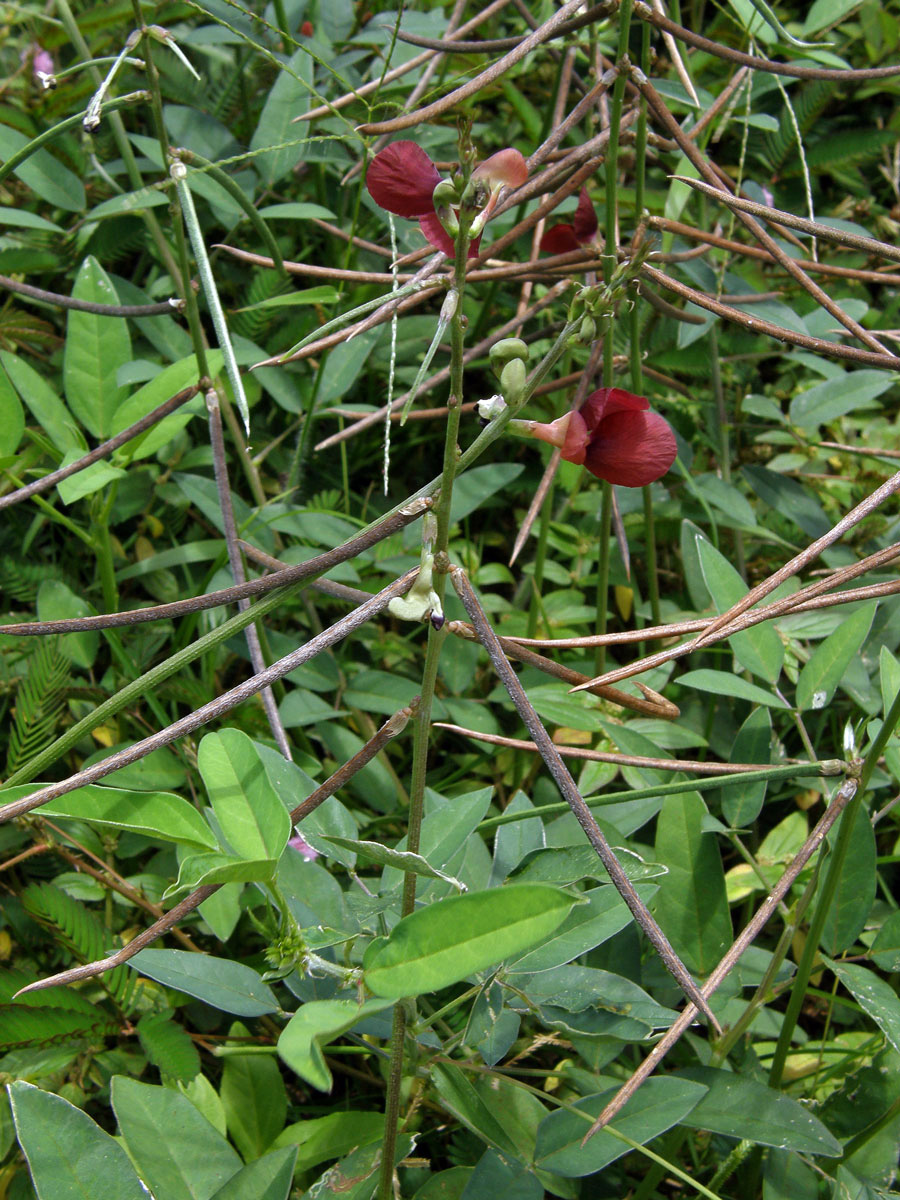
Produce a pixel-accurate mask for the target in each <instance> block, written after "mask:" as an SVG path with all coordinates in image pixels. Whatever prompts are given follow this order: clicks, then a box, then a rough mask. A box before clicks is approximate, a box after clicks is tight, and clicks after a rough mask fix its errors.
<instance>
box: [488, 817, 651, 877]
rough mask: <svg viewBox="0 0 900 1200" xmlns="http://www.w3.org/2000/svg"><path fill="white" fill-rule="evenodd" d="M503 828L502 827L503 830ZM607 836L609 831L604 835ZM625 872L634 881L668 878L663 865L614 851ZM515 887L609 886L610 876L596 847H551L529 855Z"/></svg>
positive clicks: (619, 849) (517, 874) (625, 851)
mask: <svg viewBox="0 0 900 1200" xmlns="http://www.w3.org/2000/svg"><path fill="white" fill-rule="evenodd" d="M501 828H502V826H501ZM604 832H605V831H604ZM614 849H615V852H616V856H617V857H618V859H619V862H620V863H621V865H622V869H623V870H624V872H625V874H626V875H627V876H628V878H629V879H631V880H632V881H637V880H644V879H655V878H656V877H657V876H658V875H665V874H666V871H667V868H666V867H664V866H663V865H662V863H654V862H646V861H645V860H644V859H643V858H641V856H640V855H639V854H636V853H635V852H634V851H633V850H628V849H626V848H625V847H624V846H615V847H614ZM511 878H512V880H513V881H514V882H515V883H557V884H565V883H577V882H578V881H579V880H580V879H599V880H602V881H603V882H604V883H609V882H610V878H609V874H608V872H607V870H606V867H604V865H603V863H602V862H601V861H600V859H599V858H598V857H597V851H596V850H595V849H594V847H593V846H588V845H583V846H548V847H546V848H545V849H540V850H532V851H531V852H530V853H529V854H526V856H525V858H524V859H523V860H522V863H521V866H519V867H517V868H516V870H515V871H514V872H513V874H512V876H511Z"/></svg>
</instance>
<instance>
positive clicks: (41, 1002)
mask: <svg viewBox="0 0 900 1200" xmlns="http://www.w3.org/2000/svg"><path fill="white" fill-rule="evenodd" d="M36 980H37V975H35V974H34V973H33V972H31V973H29V972H27V971H20V970H18V969H17V968H15V967H12V968H10V969H8V970H6V971H3V972H0V1005H5V1004H13V1003H15V1004H24V1005H25V1006H26V1007H27V1008H64V1009H67V1010H68V1011H69V1012H74V1013H81V1014H82V1015H84V1016H88V1017H93V1016H95V1015H96V1014H97V1013H98V1012H100V1010H99V1009H98V1008H97V1006H96V1004H93V1003H91V1001H90V1000H89V999H88V998H87V996H85V994H84V993H83V992H80V991H78V990H77V988H70V987H49V988H43V989H42V990H41V991H39V992H28V993H26V994H25V995H24V996H19V997H18V998H17V999H16V1000H15V1001H13V997H14V996H15V994H16V992H18V991H20V989H21V988H23V987H28V985H29V984H30V983H35V982H36ZM101 1015H102V1016H104V1017H105V1016H107V1014H106V1013H101Z"/></svg>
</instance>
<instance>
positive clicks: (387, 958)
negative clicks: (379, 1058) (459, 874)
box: [363, 884, 574, 999]
mask: <svg viewBox="0 0 900 1200" xmlns="http://www.w3.org/2000/svg"><path fill="white" fill-rule="evenodd" d="M573 903H574V898H573V897H572V896H569V895H567V894H566V893H565V892H561V891H559V890H557V889H556V888H552V887H545V886H543V885H542V884H513V885H510V886H509V887H505V888H495V889H492V890H491V891H487V892H471V893H469V894H468V895H465V896H450V897H448V898H446V899H444V900H437V901H435V902H434V903H433V904H429V905H428V907H427V908H421V909H419V910H418V911H417V912H413V913H410V915H409V916H408V917H403V919H402V920H400V921H398V922H397V924H396V925H395V926H394V928H393V929H392V930H391V932H390V934H389V936H388V938H387V939H386V940H385V941H378V942H373V943H372V944H371V945H370V946H369V947H368V949H367V950H366V954H365V957H364V959H363V968H364V971H365V980H366V986H367V987H369V988H370V989H371V990H372V991H373V992H375V994H376V995H379V996H390V997H391V998H393V999H400V997H401V996H413V995H418V994H419V993H420V992H433V991H438V990H439V989H440V988H442V987H447V986H448V984H451V983H456V982H457V981H458V980H460V979H465V978H466V977H467V976H468V975H473V974H474V973H475V972H476V971H482V970H484V969H485V968H486V967H490V966H493V965H494V964H496V963H499V962H502V961H503V959H505V958H509V957H510V956H511V955H513V954H521V953H522V951H523V950H526V949H527V948H528V947H529V946H533V945H534V944H535V943H536V942H539V941H542V940H543V939H544V938H545V937H547V936H548V935H549V934H551V933H552V932H553V931H554V929H556V928H557V926H558V925H560V924H561V923H562V921H563V919H564V918H565V916H566V914H567V913H568V912H569V910H570V909H571V908H572V905H573Z"/></svg>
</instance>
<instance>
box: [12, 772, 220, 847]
mask: <svg viewBox="0 0 900 1200" xmlns="http://www.w3.org/2000/svg"><path fill="white" fill-rule="evenodd" d="M34 788H35V785H34V784H19V785H18V786H16V787H11V788H4V789H3V791H2V793H0V795H2V797H3V803H6V802H7V801H8V800H17V799H19V798H20V797H21V796H28V795H30V794H31V793H32V792H33V791H34ZM41 812H42V813H43V814H44V815H45V816H48V817H71V818H72V819H73V820H76V821H91V822H93V823H94V824H96V825H102V826H106V827H108V828H112V829H127V830H129V831H130V832H131V833H140V834H144V835H145V836H146V837H154V838H160V839H162V841H164V842H181V843H183V844H185V845H187V846H209V847H214V846H215V844H216V839H215V834H214V833H213V831H212V830H211V829H210V827H209V826H208V825H207V823H206V821H204V819H203V817H202V816H201V815H200V813H198V812H197V810H196V808H194V806H193V805H192V804H189V803H188V801H187V800H183V799H182V798H181V796H176V795H175V794H174V793H173V792H143V791H141V792H137V791H124V790H122V789H120V788H111V787H101V786H100V785H99V784H96V783H89V784H86V785H85V786H84V787H80V788H78V789H77V790H76V791H74V792H69V793H68V795H66V796H60V797H59V799H57V800H51V801H50V803H49V804H45V805H42V807H41Z"/></svg>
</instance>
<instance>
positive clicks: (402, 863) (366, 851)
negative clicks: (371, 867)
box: [322, 835, 466, 892]
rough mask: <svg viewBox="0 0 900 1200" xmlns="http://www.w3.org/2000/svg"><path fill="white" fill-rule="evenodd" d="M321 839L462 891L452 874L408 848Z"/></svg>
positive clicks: (324, 836) (463, 889) (352, 839)
mask: <svg viewBox="0 0 900 1200" xmlns="http://www.w3.org/2000/svg"><path fill="white" fill-rule="evenodd" d="M322 841H324V842H333V843H334V845H335V846H340V847H342V848H343V849H344V850H352V851H353V852H354V853H355V854H359V855H360V856H361V857H362V858H365V859H368V860H369V862H374V863H379V864H380V865H381V866H382V867H394V868H395V869H396V870H398V871H412V873H413V874H414V875H425V876H427V877H428V878H429V879H443V880H444V882H445V883H449V884H451V885H452V886H453V887H455V888H456V889H457V890H458V891H460V892H464V891H465V890H466V885H465V884H464V883H462V882H461V881H460V880H459V879H455V878H454V877H453V876H452V875H446V874H445V873H444V872H443V871H438V870H437V868H436V867H433V866H432V865H431V863H429V862H428V860H427V859H425V858H423V857H422V855H421V854H411V853H410V852H409V851H408V850H392V849H391V848H390V847H389V846H382V845H381V843H380V842H361V841H357V840H356V839H354V838H344V837H329V836H328V835H322Z"/></svg>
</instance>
